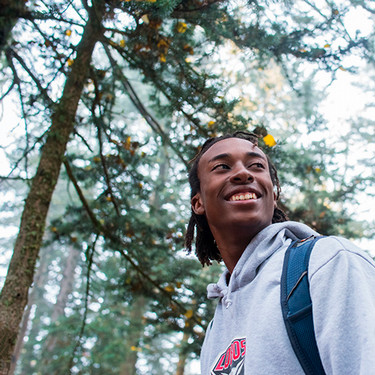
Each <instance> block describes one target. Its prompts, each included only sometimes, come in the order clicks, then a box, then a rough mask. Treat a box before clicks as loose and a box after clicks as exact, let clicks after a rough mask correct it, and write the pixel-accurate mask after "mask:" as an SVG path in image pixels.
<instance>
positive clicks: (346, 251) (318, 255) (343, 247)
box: [309, 236, 375, 277]
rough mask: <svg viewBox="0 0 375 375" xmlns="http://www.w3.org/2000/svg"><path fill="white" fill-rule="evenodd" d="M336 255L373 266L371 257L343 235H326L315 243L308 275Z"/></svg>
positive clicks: (311, 274)
mask: <svg viewBox="0 0 375 375" xmlns="http://www.w3.org/2000/svg"><path fill="white" fill-rule="evenodd" d="M338 255H341V256H345V257H347V258H348V261H350V260H351V259H353V261H354V259H356V261H360V262H361V261H363V262H366V263H369V264H371V265H372V266H374V267H375V264H374V261H373V259H371V257H370V256H369V255H368V254H367V253H366V252H365V251H364V250H362V249H360V248H359V247H358V246H356V245H355V244H354V243H353V242H351V241H349V240H347V239H346V238H343V237H337V236H328V237H323V238H321V239H319V241H317V242H316V243H315V246H314V249H313V251H312V253H311V258H310V263H309V273H310V277H312V276H313V275H314V274H315V273H316V272H317V271H318V270H319V269H320V268H322V267H323V266H324V265H325V264H327V263H329V262H330V261H331V260H333V259H334V258H335V257H337V256H338Z"/></svg>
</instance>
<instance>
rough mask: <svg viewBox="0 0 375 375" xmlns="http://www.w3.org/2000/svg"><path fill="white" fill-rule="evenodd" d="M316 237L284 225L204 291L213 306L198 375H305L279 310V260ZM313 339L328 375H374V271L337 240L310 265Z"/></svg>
mask: <svg viewBox="0 0 375 375" xmlns="http://www.w3.org/2000/svg"><path fill="white" fill-rule="evenodd" d="M311 235H317V233H316V232H314V231H313V230H312V229H310V228H309V227H307V226H306V225H304V224H300V223H296V222H292V221H288V222H284V223H278V224H272V225H270V226H268V227H267V228H265V229H264V230H262V231H261V232H260V233H258V234H257V236H255V237H254V238H253V240H252V241H251V242H250V243H249V245H248V246H247V247H246V249H245V251H244V253H243V254H242V256H241V258H240V259H239V261H238V263H237V265H236V267H235V268H234V270H233V273H232V275H230V280H229V285H227V279H228V276H229V272H228V271H227V270H226V271H225V272H224V273H223V274H222V275H221V277H220V279H219V281H218V283H217V284H210V285H209V286H208V287H207V291H208V298H218V299H219V301H218V306H217V308H216V312H215V316H214V319H213V321H212V322H211V323H210V325H209V327H208V330H207V332H206V338H205V341H204V344H203V347H202V352H201V371H202V372H201V373H202V375H218V374H220V375H222V374H237V375H243V374H246V375H250V374H251V375H262V374H264V375H270V374H278V375H279V374H280V375H281V374H285V375H295V374H303V370H302V368H301V366H300V364H299V362H298V359H297V358H296V356H295V354H294V352H293V349H292V347H291V344H290V341H289V338H288V335H287V332H286V328H285V324H284V321H283V317H282V311H281V306H280V278H281V271H282V264H283V260H284V254H285V251H286V249H287V247H288V246H289V244H290V243H291V241H292V240H294V239H303V238H306V237H309V236H311ZM309 282H310V293H311V298H312V303H313V319H314V327H315V335H316V339H317V344H318V348H319V352H320V356H321V359H322V363H323V366H324V368H325V371H326V373H327V374H337V375H345V374H348V375H349V374H350V375H357V374H364V375H371V374H374V375H375V264H374V262H373V261H372V259H371V258H370V257H369V256H368V255H367V254H365V253H364V252H363V251H361V250H360V249H359V248H357V247H356V246H355V245H353V244H352V243H351V242H349V241H347V240H345V239H343V238H340V237H325V238H323V239H320V240H319V241H318V242H317V243H316V245H315V247H314V249H313V252H312V254H311V258H310V263H309Z"/></svg>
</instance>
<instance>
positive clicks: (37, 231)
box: [0, 0, 104, 375]
mask: <svg viewBox="0 0 375 375" xmlns="http://www.w3.org/2000/svg"><path fill="white" fill-rule="evenodd" d="M103 13H104V0H96V1H94V2H93V6H92V7H91V8H90V10H89V18H88V21H87V24H86V27H85V30H84V33H83V36H82V39H81V41H80V43H79V44H78V47H77V57H76V59H75V61H74V64H73V65H72V68H71V71H70V73H69V74H68V76H67V79H66V82H65V87H64V91H63V94H62V96H61V99H60V102H59V103H58V104H57V105H56V108H55V111H54V113H53V115H52V124H51V127H50V129H49V133H48V136H47V139H46V142H45V144H44V147H43V149H42V153H41V157H40V161H39V165H38V168H37V172H36V175H35V177H34V178H33V181H32V184H31V188H30V191H29V194H28V196H27V198H26V202H25V206H24V210H23V213H22V218H21V224H20V230H19V233H18V236H17V240H16V243H15V247H14V252H13V256H12V259H11V261H10V264H9V268H8V274H7V277H6V280H5V284H4V287H3V290H2V292H1V295H0V375H3V374H8V371H9V367H10V362H11V355H12V353H13V350H14V346H15V343H16V339H17V334H18V330H19V326H20V322H21V319H22V314H23V311H24V308H25V306H26V305H27V298H28V290H29V288H30V286H31V284H32V281H33V275H34V268H35V263H36V260H37V257H38V253H39V250H40V246H41V243H42V238H43V234H44V227H45V222H46V217H47V213H48V208H49V205H50V202H51V198H52V194H53V191H54V189H55V186H56V183H57V180H58V177H59V173H60V169H61V164H62V161H63V158H64V154H65V150H66V146H67V143H68V141H69V137H70V135H71V133H72V132H73V129H74V123H75V114H76V111H77V107H78V102H79V100H80V97H81V93H82V89H83V85H84V83H85V81H86V76H87V72H88V69H89V65H90V61H91V56H92V53H93V50H94V47H95V44H96V42H97V41H98V39H99V38H100V36H101V33H102V27H101V20H102V18H103Z"/></svg>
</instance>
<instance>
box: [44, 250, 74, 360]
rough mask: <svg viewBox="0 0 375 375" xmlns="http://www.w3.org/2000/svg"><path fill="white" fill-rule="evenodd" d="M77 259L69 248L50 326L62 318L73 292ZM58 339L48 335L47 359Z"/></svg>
mask: <svg viewBox="0 0 375 375" xmlns="http://www.w3.org/2000/svg"><path fill="white" fill-rule="evenodd" d="M78 257H79V251H78V250H77V249H76V248H74V246H70V248H69V253H68V258H67V259H66V264H65V267H64V272H63V278H62V280H61V283H60V291H59V294H58V296H57V300H56V304H55V305H54V307H53V311H52V315H51V325H53V324H55V323H56V322H57V321H58V320H59V319H60V318H61V317H62V316H64V309H65V307H66V304H67V302H68V298H69V294H70V293H71V292H72V290H73V282H74V270H75V269H76V266H77V262H78ZM57 340H58V337H56V335H50V336H49V337H48V339H47V341H46V344H45V352H46V353H47V357H49V358H52V353H53V351H54V349H55V347H56V343H57Z"/></svg>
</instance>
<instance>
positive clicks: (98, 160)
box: [92, 156, 101, 163]
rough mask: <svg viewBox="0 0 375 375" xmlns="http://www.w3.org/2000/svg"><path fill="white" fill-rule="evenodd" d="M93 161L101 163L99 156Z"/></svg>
mask: <svg viewBox="0 0 375 375" xmlns="http://www.w3.org/2000/svg"><path fill="white" fill-rule="evenodd" d="M92 160H94V162H95V163H99V162H100V160H101V159H100V157H99V156H95V157H94V158H93V159H92Z"/></svg>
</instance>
